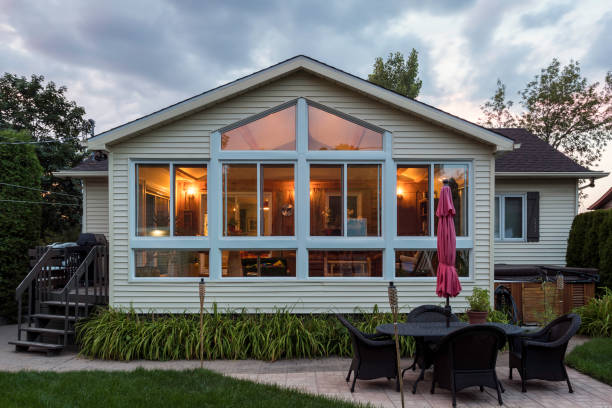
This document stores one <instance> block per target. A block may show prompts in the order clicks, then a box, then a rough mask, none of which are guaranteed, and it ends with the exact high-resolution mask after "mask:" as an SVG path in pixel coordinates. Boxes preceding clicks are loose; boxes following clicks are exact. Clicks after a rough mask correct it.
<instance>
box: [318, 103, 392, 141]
mask: <svg viewBox="0 0 612 408" xmlns="http://www.w3.org/2000/svg"><path fill="white" fill-rule="evenodd" d="M308 150H382V133H380V132H378V131H375V130H372V129H369V128H367V127H365V126H362V125H359V124H357V123H355V122H351V121H349V120H347V119H344V118H342V117H340V116H338V115H334V114H333V113H329V112H327V111H324V110H322V109H319V108H316V107H314V106H312V105H308Z"/></svg>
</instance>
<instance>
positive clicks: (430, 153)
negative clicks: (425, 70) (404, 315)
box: [109, 72, 493, 313]
mask: <svg viewBox="0 0 612 408" xmlns="http://www.w3.org/2000/svg"><path fill="white" fill-rule="evenodd" d="M298 97H304V98H307V99H310V100H313V101H315V102H318V103H321V104H323V105H326V106H329V107H331V108H334V109H337V110H339V111H341V112H344V113H346V114H348V115H351V116H354V117H356V118H358V119H361V120H363V121H366V122H369V123H371V124H373V125H376V126H379V127H381V128H383V129H386V130H388V131H389V132H391V133H392V134H393V157H394V159H396V160H406V161H411V160H412V161H418V160H444V161H446V160H462V161H464V162H470V163H471V166H472V171H473V172H472V173H471V177H473V184H472V186H473V187H474V188H473V189H472V190H473V191H472V194H471V203H472V205H473V206H474V209H473V210H472V211H471V212H470V215H473V216H474V220H473V222H472V228H473V238H474V250H473V255H472V259H471V268H472V275H471V277H470V278H466V279H464V280H462V285H463V288H464V289H463V292H462V294H461V295H460V296H459V297H458V298H457V299H453V301H452V305H453V307H454V308H455V310H462V309H464V308H465V307H466V306H467V303H466V301H465V296H467V295H470V294H471V292H472V289H473V287H474V286H475V285H477V286H481V287H490V286H491V285H492V279H493V276H492V254H491V237H492V231H491V229H490V225H491V224H490V217H491V214H490V202H491V191H492V185H491V183H492V181H493V177H492V174H491V168H492V163H493V160H492V147H491V146H488V145H485V144H482V143H480V142H476V141H473V140H470V139H468V138H466V137H464V136H460V135H457V134H455V133H453V132H451V131H449V130H446V129H443V128H440V127H436V126H434V125H432V124H430V123H427V122H425V121H422V120H420V119H418V118H416V117H413V116H411V115H409V114H406V113H404V112H401V111H399V110H395V109H393V108H390V107H389V106H387V105H384V104H382V103H379V102H377V101H375V100H372V99H369V98H367V97H365V96H363V95H361V94H358V93H356V92H353V91H350V90H347V89H345V88H341V87H339V86H337V85H335V84H334V83H332V82H329V81H326V80H323V79H320V78H318V77H316V76H314V75H310V74H306V73H303V72H301V73H295V74H292V75H290V76H288V77H285V78H283V79H280V80H278V81H276V82H273V83H270V84H267V85H265V86H263V87H261V88H258V89H256V90H253V91H251V92H248V93H246V94H243V95H241V96H238V97H235V98H233V99H230V100H228V101H225V102H223V103H220V104H218V105H215V106H213V107H209V108H207V109H206V110H203V111H201V112H199V113H196V114H194V115H192V116H189V117H186V118H182V119H180V120H178V121H177V122H174V123H172V124H170V125H166V126H164V127H161V128H159V129H156V130H154V131H152V132H150V133H147V134H143V135H139V136H136V137H134V138H132V139H129V140H127V141H125V142H123V143H121V144H118V145H116V146H111V147H110V150H111V160H110V163H109V165H110V167H109V179H110V180H111V183H112V188H111V207H112V217H111V273H112V279H111V305H112V306H115V307H130V306H133V307H134V308H136V309H141V310H150V309H151V308H153V309H155V310H157V311H166V312H183V311H189V312H196V311H197V310H198V307H199V299H198V287H197V283H196V282H184V283H183V282H153V283H151V282H138V281H134V280H131V279H130V277H129V274H130V271H129V262H130V256H129V251H130V249H129V227H128V217H129V208H128V185H129V183H130V182H132V181H131V180H128V171H129V170H128V168H129V160H130V159H136V158H141V159H154V158H165V159H186V158H190V159H205V158H208V157H209V156H210V134H211V133H212V132H213V131H215V130H217V129H219V128H221V127H223V126H226V125H229V124H231V123H234V122H236V121H238V120H241V119H244V118H247V117H249V116H251V115H254V114H257V113H260V112H262V111H264V110H266V109H270V108H273V107H275V106H277V105H280V104H282V103H284V102H287V101H290V100H293V99H296V98H298ZM393 219H395V215H393ZM387 285H388V282H386V281H383V280H380V279H376V278H375V279H373V280H372V281H364V280H350V279H347V280H346V281H341V282H340V281H337V280H336V281H329V282H321V281H309V280H284V281H281V280H278V281H274V280H256V281H251V282H243V281H240V282H228V281H225V282H223V281H213V282H208V283H207V289H206V304H207V305H210V304H211V303H212V302H216V303H217V304H218V306H219V307H220V308H221V310H227V309H233V310H238V309H242V308H247V309H249V310H251V311H255V310H259V311H271V310H273V309H274V308H275V307H282V306H286V307H291V308H293V311H294V312H296V313H304V312H329V311H341V312H352V311H354V309H355V308H356V307H358V308H362V309H364V310H372V307H373V306H374V305H375V304H377V305H378V306H379V307H381V308H382V309H388V300H387V290H386V286H387ZM396 285H397V286H398V290H399V295H400V306H401V307H402V308H413V307H415V306H418V305H421V304H425V303H428V304H441V303H442V302H443V299H441V298H438V297H436V295H435V280H433V279H432V280H430V281H422V280H421V281H407V280H403V281H396Z"/></svg>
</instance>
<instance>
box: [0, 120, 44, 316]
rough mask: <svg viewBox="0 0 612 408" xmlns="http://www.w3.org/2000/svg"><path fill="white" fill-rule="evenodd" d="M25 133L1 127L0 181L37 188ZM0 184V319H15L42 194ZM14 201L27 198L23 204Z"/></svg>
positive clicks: (33, 152)
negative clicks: (17, 299)
mask: <svg viewBox="0 0 612 408" xmlns="http://www.w3.org/2000/svg"><path fill="white" fill-rule="evenodd" d="M31 140H32V138H31V137H30V135H29V134H28V133H26V132H15V131H12V130H0V142H2V143H0V182H2V183H6V184H12V185H18V186H25V187H30V188H34V189H40V180H41V177H42V167H41V166H40V163H39V162H38V158H37V156H36V148H35V145H32V144H7V143H14V142H27V141H31ZM6 184H0V200H2V201H0V208H1V209H0V318H5V319H7V320H15V318H16V315H17V303H16V302H15V288H16V287H17V285H19V283H20V282H21V281H22V280H23V278H24V277H25V276H26V274H27V273H28V270H29V260H28V249H29V248H32V247H33V246H35V245H36V244H37V243H38V239H39V236H40V223H41V206H40V204H36V202H38V201H41V193H40V191H36V190H28V189H24V188H16V187H13V186H8V185H6ZM17 201H29V202H34V203H24V202H17Z"/></svg>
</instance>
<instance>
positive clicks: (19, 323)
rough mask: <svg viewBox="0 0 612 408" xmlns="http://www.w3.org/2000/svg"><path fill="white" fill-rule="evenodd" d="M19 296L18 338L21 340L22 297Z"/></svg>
mask: <svg viewBox="0 0 612 408" xmlns="http://www.w3.org/2000/svg"><path fill="white" fill-rule="evenodd" d="M22 297H23V296H19V297H18V298H17V340H21V298H22Z"/></svg>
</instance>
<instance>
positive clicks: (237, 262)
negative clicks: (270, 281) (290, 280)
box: [221, 250, 295, 278]
mask: <svg viewBox="0 0 612 408" xmlns="http://www.w3.org/2000/svg"><path fill="white" fill-rule="evenodd" d="M221 258H222V275H223V276H224V277H247V278H255V277H290V276H295V250H270V251H222V255H221Z"/></svg>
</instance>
